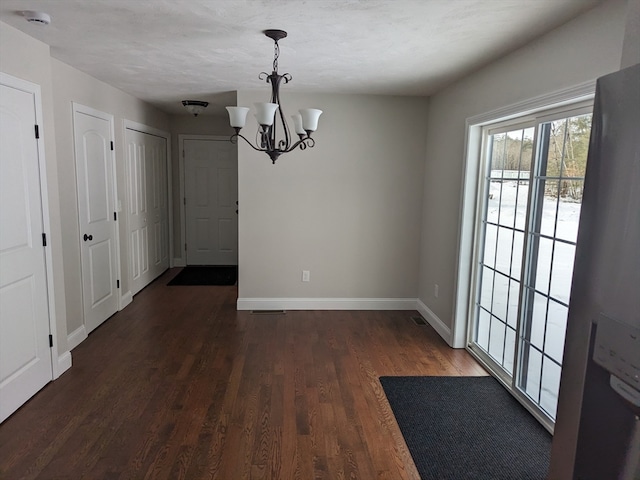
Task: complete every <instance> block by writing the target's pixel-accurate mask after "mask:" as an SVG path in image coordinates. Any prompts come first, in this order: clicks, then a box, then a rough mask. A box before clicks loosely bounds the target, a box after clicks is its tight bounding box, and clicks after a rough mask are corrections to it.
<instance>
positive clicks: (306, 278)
mask: <svg viewBox="0 0 640 480" xmlns="http://www.w3.org/2000/svg"><path fill="white" fill-rule="evenodd" d="M310 275H311V273H310V272H309V270H302V281H303V282H309V281H310Z"/></svg>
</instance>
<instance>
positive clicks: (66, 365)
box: [54, 351, 71, 380]
mask: <svg viewBox="0 0 640 480" xmlns="http://www.w3.org/2000/svg"><path fill="white" fill-rule="evenodd" d="M70 368H71V352H70V351H66V352H64V353H63V354H62V355H58V366H57V368H56V372H55V377H54V380H55V379H56V378H58V377H59V376H60V375H62V374H63V373H64V372H66V371H67V370H69V369H70Z"/></svg>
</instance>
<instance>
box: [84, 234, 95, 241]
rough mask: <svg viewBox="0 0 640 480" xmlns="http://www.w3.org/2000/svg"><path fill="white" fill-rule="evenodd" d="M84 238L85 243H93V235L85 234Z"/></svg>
mask: <svg viewBox="0 0 640 480" xmlns="http://www.w3.org/2000/svg"><path fill="white" fill-rule="evenodd" d="M82 238H84V241H85V242H86V241H87V240H89V241H91V240H93V235H87V234H86V233H85V234H84V237H82Z"/></svg>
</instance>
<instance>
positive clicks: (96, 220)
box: [73, 104, 119, 333]
mask: <svg viewBox="0 0 640 480" xmlns="http://www.w3.org/2000/svg"><path fill="white" fill-rule="evenodd" d="M73 126H74V140H75V150H76V169H77V183H78V216H79V226H80V254H81V261H82V297H83V307H84V320H85V326H86V329H87V333H88V332H90V331H92V330H93V329H95V328H96V327H97V326H98V325H100V324H101V323H102V322H104V321H105V320H106V319H107V318H109V317H110V316H111V315H113V314H114V313H115V312H116V311H117V310H118V296H117V284H118V283H119V280H118V274H117V272H118V264H117V250H116V248H117V242H118V236H117V229H116V220H115V212H116V208H115V172H114V158H113V150H112V148H113V144H112V140H111V139H112V138H113V117H112V116H111V115H108V114H105V113H102V112H98V111H96V110H93V109H90V108H88V107H83V106H81V105H78V104H74V111H73Z"/></svg>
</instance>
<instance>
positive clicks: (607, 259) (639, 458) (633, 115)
mask: <svg viewBox="0 0 640 480" xmlns="http://www.w3.org/2000/svg"><path fill="white" fill-rule="evenodd" d="M639 415H640V64H638V65H635V66H632V67H629V68H626V69H624V70H620V71H619V72H616V73H613V74H610V75H606V76H604V77H601V78H600V79H598V82H597V87H596V97H595V103H594V112H593V123H592V132H591V140H590V144H589V154H588V161H587V170H586V178H585V186H584V196H583V203H582V211H581V216H580V227H579V233H578V243H577V247H576V258H575V266H574V275H573V285H572V290H571V300H570V306H569V317H568V323H567V336H566V342H565V350H564V362H563V372H562V378H561V383H560V394H559V399H558V414H557V422H556V427H555V433H554V440H553V447H552V458H551V468H550V471H549V477H548V478H549V479H551V480H558V479H562V480H564V479H569V478H572V479H574V480H615V479H618V480H629V479H633V480H640V419H639Z"/></svg>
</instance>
